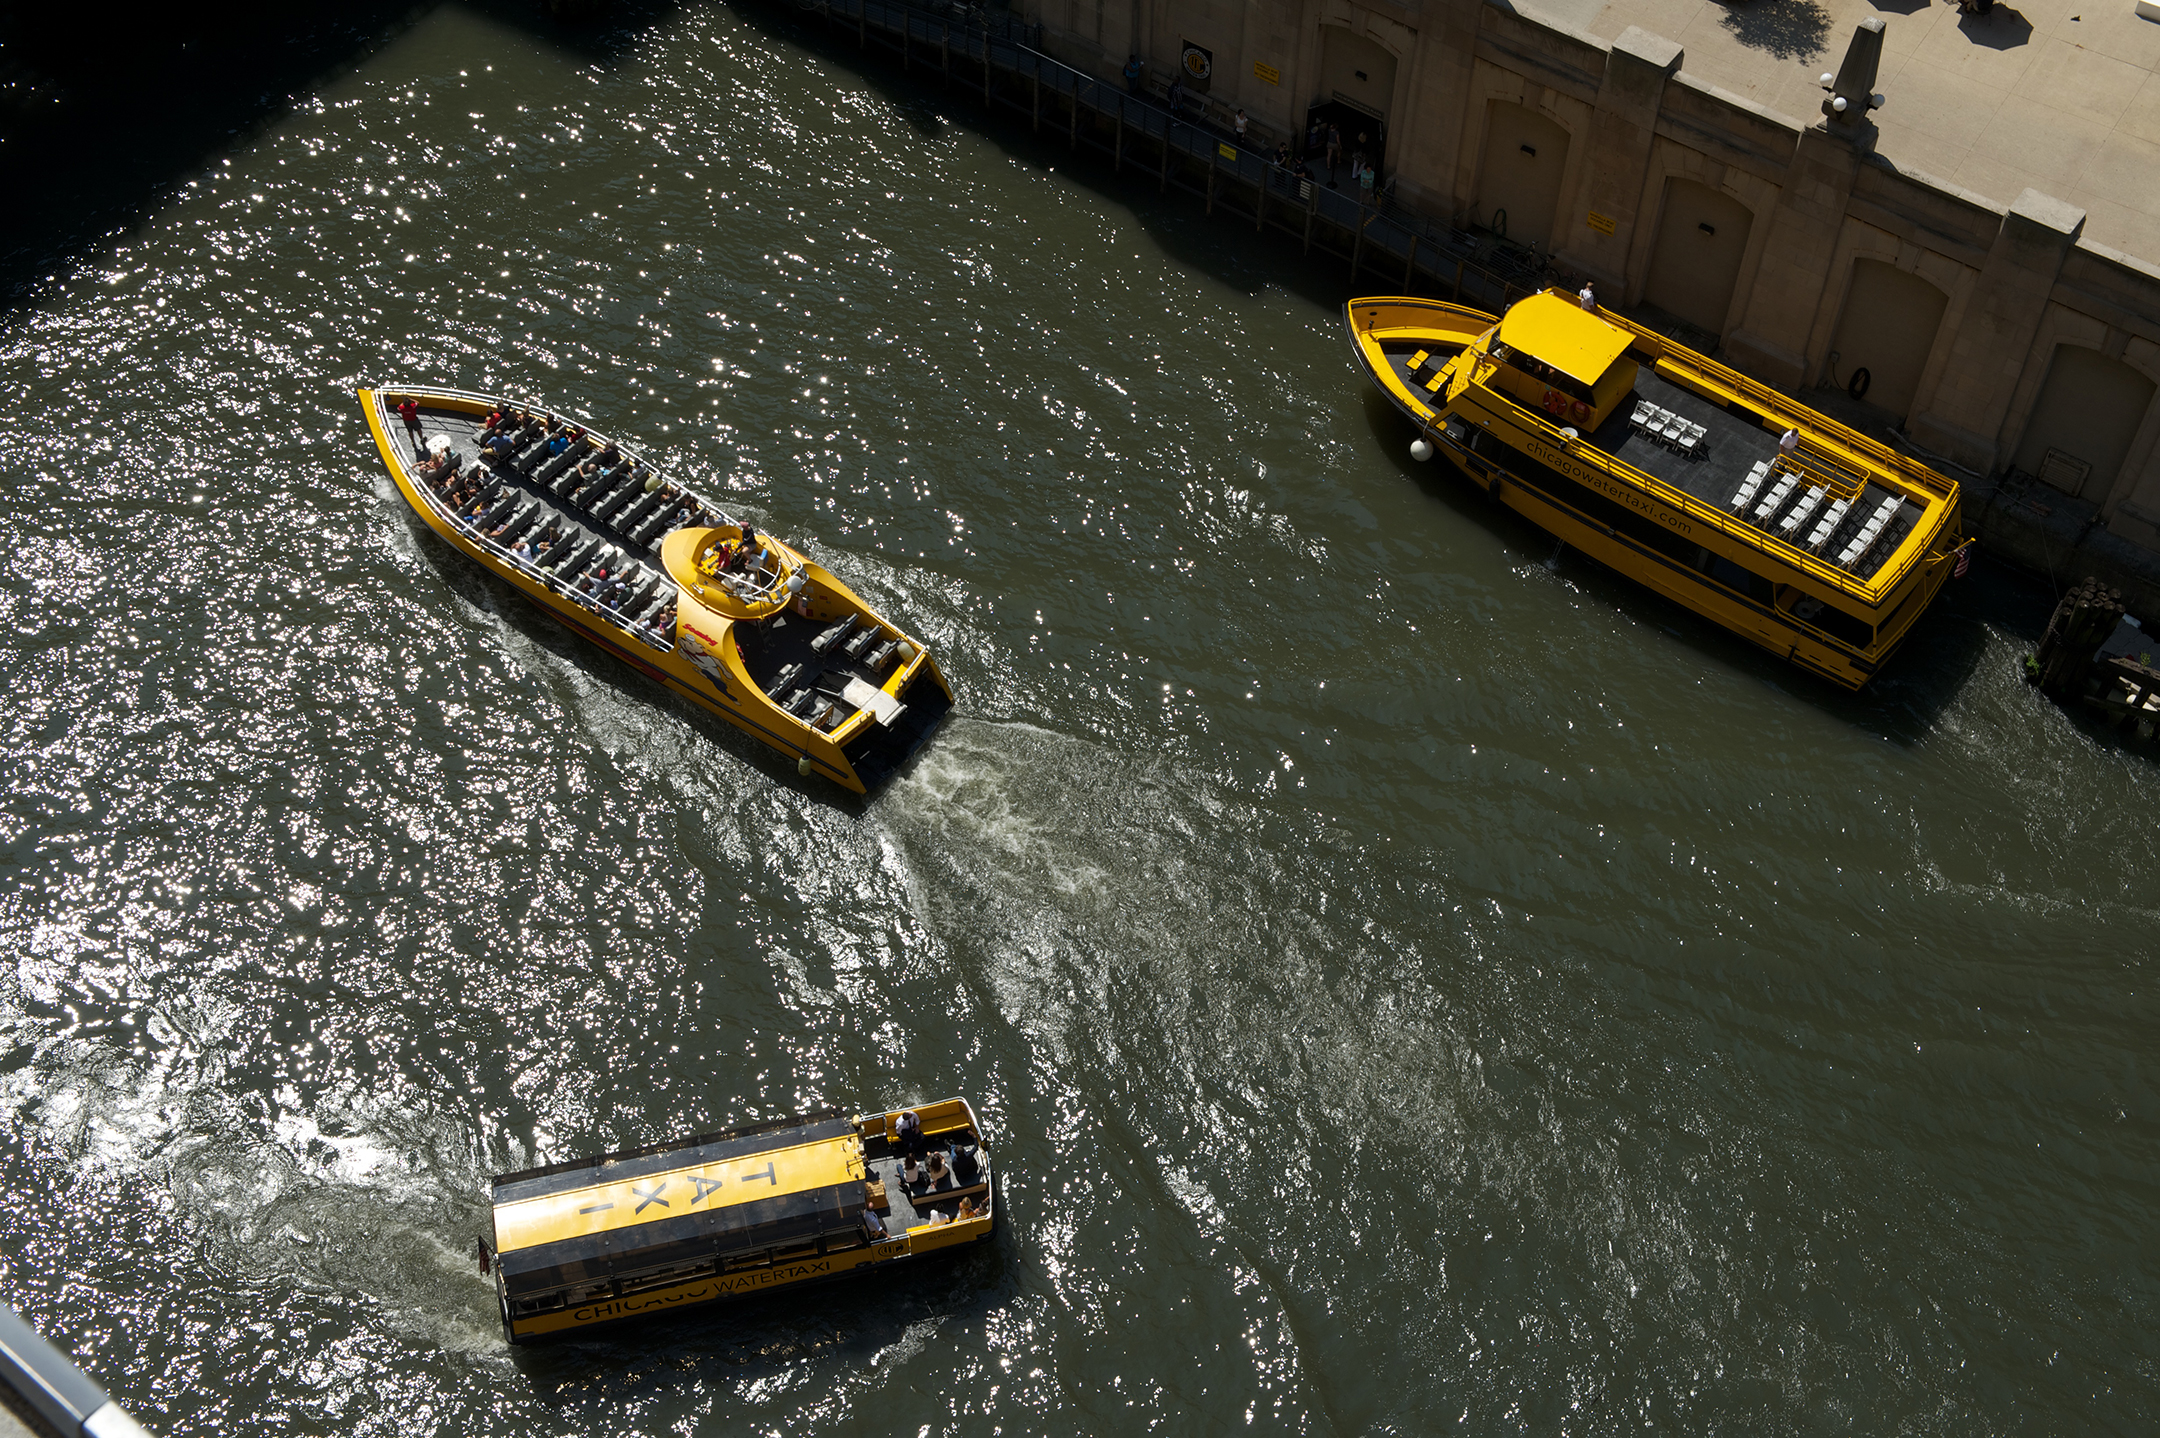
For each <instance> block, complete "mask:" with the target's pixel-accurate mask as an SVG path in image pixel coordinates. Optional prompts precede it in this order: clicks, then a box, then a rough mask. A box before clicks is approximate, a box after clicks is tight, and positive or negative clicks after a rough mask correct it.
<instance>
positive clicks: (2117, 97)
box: [1507, 0, 2160, 265]
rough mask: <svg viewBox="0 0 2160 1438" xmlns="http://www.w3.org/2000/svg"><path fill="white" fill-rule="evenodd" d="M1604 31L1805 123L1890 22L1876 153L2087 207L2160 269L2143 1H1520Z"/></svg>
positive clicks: (2127, 247) (2159, 164) (1985, 191)
mask: <svg viewBox="0 0 2160 1438" xmlns="http://www.w3.org/2000/svg"><path fill="white" fill-rule="evenodd" d="M1507 8H1510V9H1519V10H1522V11H1525V12H1528V13H1532V14H1543V15H1546V16H1548V17H1550V18H1551V19H1555V20H1559V21H1561V22H1562V23H1564V24H1567V25H1570V26H1573V27H1574V28H1576V29H1578V30H1586V31H1588V32H1590V33H1591V34H1593V35H1596V36H1598V37H1600V38H1601V39H1605V40H1611V39H1613V38H1614V37H1616V36H1618V35H1619V34H1620V33H1621V32H1622V31H1624V30H1626V29H1627V27H1628V26H1630V25H1639V26H1641V27H1642V28H1643V29H1645V30H1648V31H1651V32H1652V33H1654V34H1658V35H1663V36H1664V37H1666V38H1667V39H1669V40H1673V41H1675V42H1677V43H1678V44H1680V45H1681V46H1682V47H1683V48H1684V49H1685V51H1686V56H1685V58H1684V59H1683V61H1682V63H1681V68H1682V69H1683V70H1684V71H1686V72H1687V73H1689V74H1691V75H1694V76H1695V77H1696V78H1698V79H1700V80H1704V81H1707V82H1708V83H1710V84H1712V85H1715V86H1718V87H1719V88H1721V89H1724V90H1729V91H1731V92H1733V93H1734V94H1737V95H1740V96H1742V97H1744V98H1746V99H1748V100H1751V101H1753V102H1754V103H1756V104H1758V105H1762V106H1765V107H1767V108H1769V109H1772V110H1776V111H1779V112H1781V113H1783V114H1786V115H1789V116H1791V117H1792V118H1794V119H1796V120H1799V121H1801V122H1802V123H1813V122H1815V121H1817V120H1819V119H1820V118H1821V109H1820V107H1821V103H1822V91H1821V89H1820V88H1819V86H1818V83H1817V78H1818V77H1819V76H1820V75H1821V73H1822V72H1823V71H1825V70H1832V71H1834V70H1836V69H1837V67H1838V62H1839V61H1840V60H1841V59H1842V58H1843V57H1844V54H1845V48H1846V45H1847V44H1848V42H1849V41H1850V40H1851V38H1852V34H1853V31H1854V29H1855V28H1856V27H1857V26H1858V25H1859V23H1860V22H1861V21H1862V20H1864V19H1866V18H1867V17H1868V16H1870V15H1880V16H1881V17H1882V18H1883V20H1884V22H1885V27H1886V28H1885V31H1884V36H1883V40H1884V44H1883V61H1882V71H1881V75H1880V78H1879V79H1878V80H1877V82H1876V88H1877V89H1878V90H1879V91H1880V92H1881V93H1882V94H1883V96H1884V99H1885V101H1886V103H1885V104H1884V106H1883V108H1882V109H1880V110H1878V111H1876V112H1875V122H1876V125H1877V126H1878V127H1879V129H1880V131H1881V134H1880V138H1879V140H1878V142H1877V145H1876V150H1877V153H1879V154H1880V155H1881V156H1882V157H1883V158H1884V159H1886V160H1888V161H1890V162H1891V163H1892V164H1894V165H1896V166H1897V167H1898V168H1899V169H1900V170H1904V171H1908V172H1915V171H1916V172H1920V173H1924V174H1927V175H1931V176H1933V177H1935V178H1936V179H1938V180H1944V181H1948V182H1949V183H1950V184H1952V185H1955V186H1957V187H1959V188H1961V189H1965V190H1970V191H1972V192H1974V193H1975V194H1978V195H1981V196H1984V197H1985V198H1987V199H1988V200H1991V201H1993V202H1995V203H1997V204H2000V205H2007V204H2008V203H2010V202H2011V201H2012V200H2014V199H2016V198H2017V196H2018V195H2019V194H2020V193H2021V192H2022V191H2023V190H2025V189H2026V188H2027V187H2028V186H2030V187H2031V188H2033V189H2036V190H2039V191H2040V192H2041V193H2043V194H2048V195H2053V196H2055V197H2056V198H2057V199H2060V200H2064V201H2067V202H2068V203H2070V204H2072V205H2075V206H2077V207H2079V208H2080V209H2082V210H2084V211H2085V212H2086V217H2087V218H2086V222H2085V237H2086V238H2087V239H2089V240H2092V241H2094V242H2096V243H2098V244H2102V245H2106V246H2109V247H2110V248H2113V249H2117V250H2121V251H2123V252H2125V253H2127V254H2129V255H2132V256H2134V257H2136V258H2137V259H2139V260H2141V261H2143V262H2145V263H2146V264H2149V265H2154V264H2160V23H2156V22H2154V21H2151V20H2146V19H2142V18H2140V17H2139V15H2138V14H2137V9H2136V5H2135V3H2134V0H1996V5H1995V8H1994V13H1992V14H1990V15H1987V16H1967V15H1960V14H1959V13H1958V11H1957V7H1956V6H1955V5H1954V4H1952V3H1949V0H1932V3H1931V0H1882V3H1869V0H1730V3H1717V0H1610V3H1607V0H1512V3H1508V4H1507Z"/></svg>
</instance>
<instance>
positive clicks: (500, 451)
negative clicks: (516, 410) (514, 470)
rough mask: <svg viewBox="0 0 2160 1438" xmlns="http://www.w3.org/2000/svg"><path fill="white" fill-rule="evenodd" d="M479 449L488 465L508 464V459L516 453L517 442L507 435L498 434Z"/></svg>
mask: <svg viewBox="0 0 2160 1438" xmlns="http://www.w3.org/2000/svg"><path fill="white" fill-rule="evenodd" d="M480 448H481V452H482V453H483V454H485V455H486V456H487V457H488V462H489V463H490V464H508V463H509V462H510V457H511V456H512V455H514V454H516V453H517V452H518V442H517V441H516V440H515V439H513V438H511V437H510V436H509V435H508V434H498V435H496V436H495V437H494V438H493V439H491V440H489V441H488V442H487V443H486V444H484V445H482V446H481V447H480Z"/></svg>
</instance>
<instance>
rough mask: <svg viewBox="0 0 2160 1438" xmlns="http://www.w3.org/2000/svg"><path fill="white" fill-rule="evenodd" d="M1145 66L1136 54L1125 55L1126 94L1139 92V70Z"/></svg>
mask: <svg viewBox="0 0 2160 1438" xmlns="http://www.w3.org/2000/svg"><path fill="white" fill-rule="evenodd" d="M1146 68H1147V66H1146V65H1145V64H1144V63H1142V61H1141V59H1140V57H1139V56H1138V55H1127V56H1126V57H1125V93H1126V94H1128V95H1137V94H1139V93H1140V72H1141V71H1142V70H1145V69H1146Z"/></svg>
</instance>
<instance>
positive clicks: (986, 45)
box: [982, 30, 991, 110]
mask: <svg viewBox="0 0 2160 1438" xmlns="http://www.w3.org/2000/svg"><path fill="white" fill-rule="evenodd" d="M982 47H983V108H984V109H985V110H987V109H989V108H990V103H991V101H990V32H989V31H988V30H985V31H983V32H982Z"/></svg>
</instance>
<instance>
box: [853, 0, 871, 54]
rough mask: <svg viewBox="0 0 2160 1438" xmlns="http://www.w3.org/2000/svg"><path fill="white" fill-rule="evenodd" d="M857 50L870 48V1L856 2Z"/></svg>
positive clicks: (858, 0)
mask: <svg viewBox="0 0 2160 1438" xmlns="http://www.w3.org/2000/svg"><path fill="white" fill-rule="evenodd" d="M855 48H856V49H858V50H867V49H869V48H870V0H855Z"/></svg>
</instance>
